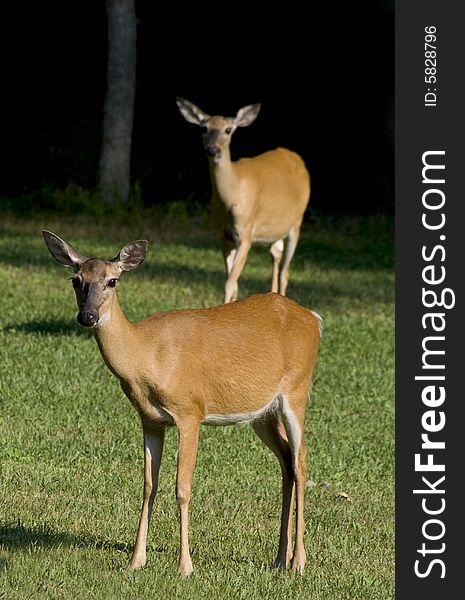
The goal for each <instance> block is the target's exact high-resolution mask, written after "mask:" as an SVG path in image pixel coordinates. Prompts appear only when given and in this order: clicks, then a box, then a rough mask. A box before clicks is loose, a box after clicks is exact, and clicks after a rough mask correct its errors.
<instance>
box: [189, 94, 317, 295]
mask: <svg viewBox="0 0 465 600" xmlns="http://www.w3.org/2000/svg"><path fill="white" fill-rule="evenodd" d="M177 105H178V108H179V110H180V112H181V114H182V116H183V117H184V118H185V119H186V121H188V122H189V123H194V124H195V125H199V126H200V127H202V131H203V136H202V137H203V146H204V149H205V152H206V153H207V156H208V160H209V164H210V179H211V185H212V195H211V213H212V221H213V225H214V226H215V228H216V229H217V230H218V232H219V234H220V240H221V250H222V252H223V257H224V262H225V266H226V273H227V281H226V286H225V295H224V301H225V302H231V301H233V300H236V298H237V293H238V283H237V282H238V279H239V276H240V274H241V273H242V270H243V268H244V266H245V262H246V260H247V255H248V253H249V250H250V247H251V245H252V243H253V242H264V243H270V244H271V246H270V253H271V256H272V260H273V271H272V282H271V291H272V292H278V291H279V292H280V293H281V294H282V295H283V296H285V295H286V288H287V283H288V277H289V265H290V262H291V260H292V257H293V256H294V252H295V249H296V246H297V242H298V241H299V235H300V226H301V224H302V219H303V216H304V212H305V209H306V207H307V204H308V201H309V199H310V175H309V173H308V171H307V169H306V167H305V164H304V162H303V160H302V159H301V158H300V156H299V155H298V154H296V153H295V152H291V151H290V150H287V149H286V148H276V149H275V150H270V151H268V152H265V153H263V154H259V155H258V156H254V157H253V158H241V159H239V160H237V161H232V160H231V155H230V150H229V145H230V143H231V137H232V135H233V133H234V131H235V130H236V129H237V127H247V126H248V125H250V124H251V123H253V122H254V121H255V119H256V118H257V115H258V113H259V111H260V104H251V105H249V106H245V107H244V108H241V109H240V110H239V111H238V113H237V115H236V116H235V117H221V116H210V115H207V114H206V113H204V112H203V111H202V110H201V109H200V108H198V107H197V106H195V104H192V102H189V101H188V100H184V99H183V98H177ZM284 240H286V244H284ZM283 253H284V259H283V262H282V265H281V268H280V263H281V258H282V255H283ZM278 283H279V285H278Z"/></svg>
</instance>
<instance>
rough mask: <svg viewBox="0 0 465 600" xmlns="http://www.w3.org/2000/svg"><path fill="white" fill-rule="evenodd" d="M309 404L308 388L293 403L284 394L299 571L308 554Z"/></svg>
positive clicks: (295, 560)
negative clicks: (306, 420)
mask: <svg viewBox="0 0 465 600" xmlns="http://www.w3.org/2000/svg"><path fill="white" fill-rule="evenodd" d="M306 404H307V390H306V389H305V390H304V391H303V392H302V401H301V402H296V403H295V405H294V406H293V403H291V402H290V401H289V398H287V397H286V396H284V395H283V396H282V399H281V407H280V409H281V417H282V420H283V425H284V428H285V430H286V434H287V438H288V440H289V447H290V449H291V453H292V466H293V471H294V476H295V495H296V533H295V544H294V553H293V556H292V560H291V568H292V569H293V570H294V571H297V572H298V573H302V572H303V570H304V566H305V562H306V555H305V547H304V529H305V523H304V494H305V480H306V476H307V447H306V446H305V442H304V418H305V406H306Z"/></svg>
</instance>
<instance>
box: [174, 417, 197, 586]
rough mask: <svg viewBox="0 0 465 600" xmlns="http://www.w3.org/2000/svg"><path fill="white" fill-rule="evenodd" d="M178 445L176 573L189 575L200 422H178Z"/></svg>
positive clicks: (191, 569)
mask: <svg viewBox="0 0 465 600" xmlns="http://www.w3.org/2000/svg"><path fill="white" fill-rule="evenodd" d="M178 429H179V447H178V465H177V477H176V498H177V500H178V504H179V513H180V553H179V563H178V573H179V574H180V575H181V576H182V577H189V575H191V573H192V571H193V568H192V560H191V556H190V552H189V502H190V496H191V487H192V476H193V474H194V468H195V462H196V458H197V448H198V443H199V430H200V422H199V421H198V420H195V419H192V420H188V421H186V422H184V423H182V424H178Z"/></svg>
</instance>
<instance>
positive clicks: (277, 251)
mask: <svg viewBox="0 0 465 600" xmlns="http://www.w3.org/2000/svg"><path fill="white" fill-rule="evenodd" d="M283 250H284V242H283V240H278V241H276V242H274V244H272V245H271V248H270V254H271V257H272V259H273V271H272V275H271V291H272V292H277V291H278V274H279V263H280V262H281V257H282V255H283Z"/></svg>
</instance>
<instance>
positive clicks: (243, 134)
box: [0, 0, 394, 213]
mask: <svg viewBox="0 0 465 600" xmlns="http://www.w3.org/2000/svg"><path fill="white" fill-rule="evenodd" d="M31 4H32V3H31ZM38 4H39V3H38ZM274 6H275V8H273V5H272V4H271V3H266V4H261V3H255V4H252V3H249V4H242V3H237V4H233V3H215V4H211V5H209V4H207V3H200V4H199V3H195V4H191V5H190V6H189V8H186V7H184V6H183V5H178V4H174V3H171V4H169V5H168V6H164V7H162V6H161V3H155V2H148V1H145V2H142V1H140V0H137V1H136V13H137V18H138V21H139V24H138V59H137V60H138V62H137V92H136V103H135V118H134V133H133V154H132V179H133V182H135V181H138V182H139V183H140V186H141V190H142V199H143V202H144V204H146V205H150V204H154V203H165V202H170V201H173V200H181V199H182V200H184V199H187V200H192V199H194V200H200V201H202V202H203V201H205V202H206V201H207V200H208V196H209V177H208V167H207V161H206V158H205V156H204V155H203V149H202V144H201V138H200V131H199V130H198V128H196V127H195V126H193V125H190V124H188V123H186V122H185V121H184V120H183V119H182V117H181V115H180V114H179V112H178V110H177V107H176V104H175V98H176V96H182V97H185V98H187V99H189V100H191V101H192V102H194V103H195V104H197V105H198V106H200V107H201V108H202V109H203V110H204V111H205V112H207V113H210V114H223V115H226V116H233V115H235V114H236V112H237V110H238V109H239V108H240V107H242V106H244V105H246V104H250V103H255V102H260V103H261V104H262V110H261V113H260V115H259V117H258V119H257V121H256V122H255V123H254V124H253V125H252V126H250V127H249V128H248V129H241V130H239V131H238V132H236V134H235V136H234V139H233V142H232V156H233V158H239V157H240V156H243V155H249V156H250V155H253V154H255V153H258V152H262V151H265V150H267V149H270V148H273V147H276V146H286V147H289V148H291V149H293V150H296V151H297V152H299V153H300V154H301V155H302V156H303V158H304V159H305V161H306V163H307V165H308V167H309V170H310V173H311V176H312V198H311V203H312V206H313V207H315V208H317V209H319V210H321V211H323V212H334V211H336V212H340V211H341V212H355V213H357V212H358V213H360V212H362V213H366V212H372V211H379V210H383V211H391V210H393V203H394V200H393V195H394V189H393V94H394V30H393V21H394V11H393V2H392V1H389V0H383V1H382V0H379V1H378V2H377V1H371V2H366V3H364V2H362V3H352V2H351V3H346V2H325V3H321V2H319V3H316V2H315V3H297V2H286V3H279V4H275V5H274ZM2 12H4V13H5V10H4V9H2ZM2 21H3V27H4V29H5V31H4V33H5V34H6V36H7V41H6V46H5V48H4V51H3V53H2V54H3V62H4V66H5V69H4V75H3V78H4V79H3V81H4V86H3V93H2V100H3V102H4V103H5V106H4V108H3V110H2V113H3V115H4V119H3V127H2V130H3V132H2V135H1V139H0V194H1V195H3V196H8V197H10V198H17V197H20V196H23V195H25V194H29V195H33V196H34V195H35V197H36V198H37V199H40V196H41V194H43V190H44V189H50V188H55V189H63V188H65V187H66V186H67V185H68V184H70V183H74V184H77V185H79V186H82V187H84V188H92V187H94V186H95V184H96V171H97V162H98V153H99V143H100V133H101V124H102V107H103V98H104V93H105V75H106V56H107V47H106V35H107V30H106V13H105V6H104V2H103V0H102V1H98V0H95V1H93V2H92V1H81V2H75V1H69V2H59V3H58V2H57V3H46V5H45V6H43V5H40V6H37V5H35V3H34V5H32V6H31V5H30V4H27V3H22V2H20V3H17V4H16V5H15V8H14V10H11V9H10V11H9V14H8V15H7V16H4V18H3V19H2ZM4 39H5V38H4Z"/></svg>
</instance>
